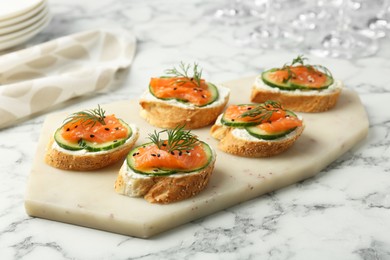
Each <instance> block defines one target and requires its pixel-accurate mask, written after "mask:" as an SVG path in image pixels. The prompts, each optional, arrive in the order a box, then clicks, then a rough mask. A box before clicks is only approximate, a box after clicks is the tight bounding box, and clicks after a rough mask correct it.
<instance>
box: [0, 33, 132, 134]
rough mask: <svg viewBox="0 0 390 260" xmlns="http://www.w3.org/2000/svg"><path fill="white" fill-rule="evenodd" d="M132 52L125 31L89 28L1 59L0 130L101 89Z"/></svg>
mask: <svg viewBox="0 0 390 260" xmlns="http://www.w3.org/2000/svg"><path fill="white" fill-rule="evenodd" d="M135 49H136V39H135V37H134V36H133V35H132V34H130V33H129V32H127V31H124V30H121V29H115V30H112V29H110V30H94V31H86V32H82V33H77V34H73V35H69V36H66V37H62V38H58V39H56V40H52V41H49V42H46V43H43V44H40V45H37V46H34V47H31V48H28V49H24V50H21V51H17V52H14V53H9V54H6V55H3V56H0V128H3V127H6V126H9V125H11V124H13V123H15V122H18V121H20V120H21V119H23V118H25V117H27V116H29V115H32V114H34V113H37V112H39V111H42V110H44V109H47V108H49V107H51V106H53V105H56V104H59V103H61V102H64V101H66V100H68V99H71V98H74V97H77V96H81V95H84V94H87V93H91V92H99V91H104V90H106V89H107V88H108V87H109V86H110V84H111V83H112V82H113V80H114V78H115V77H114V76H115V73H116V72H117V71H118V70H119V69H125V68H128V67H129V66H130V64H131V62H132V60H133V57H134V54H135Z"/></svg>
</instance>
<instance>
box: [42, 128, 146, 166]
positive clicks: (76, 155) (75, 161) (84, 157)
mask: <svg viewBox="0 0 390 260" xmlns="http://www.w3.org/2000/svg"><path fill="white" fill-rule="evenodd" d="M132 130H133V134H132V136H131V137H130V138H129V139H128V140H127V141H126V143H124V144H123V145H121V146H118V147H116V148H114V149H112V150H108V151H101V152H87V151H85V150H82V151H68V150H65V149H63V148H61V147H59V146H58V145H57V144H56V143H55V141H54V138H53V137H52V138H51V139H50V141H49V144H48V146H47V149H46V155H45V162H46V163H47V164H49V165H50V166H53V167H56V168H59V169H62V170H73V171H90V170H96V169H100V168H103V167H106V166H108V165H111V164H113V163H115V162H118V161H120V160H123V158H124V157H126V155H127V154H128V153H129V151H130V150H131V148H132V147H133V146H134V144H135V142H136V141H137V139H138V136H139V132H138V129H137V128H136V127H132Z"/></svg>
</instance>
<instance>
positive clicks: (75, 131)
mask: <svg viewBox="0 0 390 260" xmlns="http://www.w3.org/2000/svg"><path fill="white" fill-rule="evenodd" d="M138 135H139V131H138V128H137V127H136V126H135V125H133V124H127V123H126V122H124V121H123V120H121V119H119V118H117V117H116V116H115V115H108V116H106V115H105V110H103V109H102V108H101V107H100V106H99V105H98V108H96V109H91V110H84V111H79V112H76V113H73V114H71V115H69V117H67V118H66V119H65V120H64V123H63V124H62V126H60V127H59V128H58V129H57V130H56V131H55V132H54V134H53V136H52V137H51V138H50V141H49V144H48V146H47V149H46V155H45V161H46V163H47V164H49V165H51V166H53V167H56V168H59V169H63V170H74V171H89V170H96V169H100V168H103V167H106V166H108V165H111V164H113V163H115V162H118V161H120V160H123V158H124V157H125V156H126V155H127V153H128V152H129V151H130V149H131V148H132V147H133V145H134V144H135V142H136V141H137V139H138Z"/></svg>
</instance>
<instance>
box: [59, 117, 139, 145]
mask: <svg viewBox="0 0 390 260" xmlns="http://www.w3.org/2000/svg"><path fill="white" fill-rule="evenodd" d="M119 121H120V122H121V124H122V125H123V126H124V127H125V128H126V129H127V136H126V137H125V138H122V139H118V140H114V141H110V142H105V143H94V142H88V141H85V140H82V139H80V140H79V141H78V142H77V143H71V142H69V141H67V140H65V139H64V138H63V137H62V135H61V132H62V128H58V129H57V131H56V132H55V134H54V140H55V141H56V143H57V144H58V145H59V146H60V147H62V148H64V149H66V150H70V151H77V150H82V149H85V150H87V151H89V152H99V151H108V150H111V149H114V148H116V147H118V146H121V145H123V144H124V143H125V142H126V141H127V139H129V138H130V137H131V136H132V134H133V131H132V130H131V127H130V126H129V125H128V124H126V123H125V122H124V121H123V120H121V119H119Z"/></svg>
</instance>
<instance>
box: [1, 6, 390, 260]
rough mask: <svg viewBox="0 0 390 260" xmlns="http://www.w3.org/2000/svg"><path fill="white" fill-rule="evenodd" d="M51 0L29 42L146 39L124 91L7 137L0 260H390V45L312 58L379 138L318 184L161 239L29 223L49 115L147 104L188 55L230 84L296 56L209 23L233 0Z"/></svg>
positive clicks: (91, 99) (84, 101) (23, 125)
mask: <svg viewBox="0 0 390 260" xmlns="http://www.w3.org/2000/svg"><path fill="white" fill-rule="evenodd" d="M49 2H50V9H51V12H52V14H53V20H52V22H51V23H50V25H49V26H48V27H47V28H46V29H45V30H44V31H43V32H42V33H40V34H39V35H37V36H36V37H34V38H33V39H32V40H31V41H30V42H29V43H28V45H34V44H38V43H41V42H44V41H47V40H50V39H54V38H57V37H60V36H64V35H67V34H70V33H74V32H78V31H81V30H86V29H93V28H99V27H110V26H112V27H121V28H125V29H128V30H130V31H132V32H134V33H135V35H136V37H137V39H138V49H137V53H136V57H135V60H134V63H133V64H132V66H131V68H130V70H129V72H128V73H127V74H126V75H124V80H123V81H122V82H118V85H117V86H115V88H113V90H112V91H110V92H108V93H101V94H96V95H90V96H86V97H81V98H76V99H74V100H71V101H69V102H67V103H66V104H62V105H59V106H56V107H54V108H53V109H51V110H50V111H44V112H43V113H40V114H37V115H34V116H33V117H31V119H29V120H25V121H23V122H20V123H18V124H17V125H15V126H12V127H9V128H7V129H3V130H0V178H1V182H0V195H1V196H0V259H390V236H389V230H390V195H389V194H390V175H389V174H390V160H389V158H390V136H389V133H390V114H389V113H388V111H389V109H390V105H389V100H390V77H389V76H388V75H389V72H390V44H389V43H390V42H389V40H388V38H387V39H383V40H382V41H381V49H380V51H379V53H378V54H377V55H375V56H374V57H368V58H364V59H358V60H342V59H340V60H339V59H326V58H324V59H322V58H319V57H315V56H310V55H308V56H309V57H310V59H311V60H313V61H314V62H318V63H322V64H324V65H326V66H328V67H329V68H330V69H331V70H332V71H334V75H335V76H336V77H337V78H338V79H341V80H343V81H344V82H345V85H346V86H347V88H350V89H353V90H355V91H356V92H357V93H358V94H359V95H360V98H361V100H362V102H363V104H364V105H365V108H366V111H367V114H368V116H369V120H370V129H369V134H368V137H367V138H366V139H365V140H364V141H363V142H361V143H360V144H358V145H357V146H355V147H354V148H353V149H352V150H351V151H349V152H347V153H346V154H344V155H343V156H342V157H341V158H339V159H338V160H336V161H335V162H333V163H332V164H330V165H329V166H328V167H327V168H326V169H324V170H323V171H322V172H321V173H319V174H318V175H316V176H315V177H313V178H310V179H308V180H306V181H303V182H300V183H297V184H295V185H291V186H289V187H287V188H284V189H282V190H279V191H276V192H272V193H270V194H267V195H265V196H262V197H259V198H256V199H253V200H251V201H248V202H245V203H242V204H240V205H237V206H234V207H231V208H228V209H226V210H223V211H221V212H218V213H215V214H213V215H210V216H208V217H205V218H202V219H198V220H196V221H193V222H191V223H188V224H186V225H183V226H180V227H178V228H176V229H173V230H170V231H168V232H165V233H162V234H160V235H157V236H155V237H152V238H150V239H138V238H133V237H127V236H121V235H117V234H111V233H107V232H103V231H99V230H93V229H88V228H82V227H77V226H73V225H68V224H64V223H58V222H53V221H47V220H44V219H35V218H30V217H28V216H27V215H26V213H25V211H24V207H23V201H24V192H25V186H26V182H27V178H28V175H29V171H30V167H31V164H32V160H33V158H34V154H35V150H36V145H37V142H38V137H39V133H40V129H41V126H42V122H43V120H44V118H45V115H46V113H48V112H52V111H63V110H72V109H75V108H79V107H80V106H81V107H90V106H94V105H95V104H96V103H108V102H112V101H117V100H123V99H130V98H137V97H138V96H139V95H140V94H141V93H142V92H143V90H144V88H145V86H146V85H147V83H148V80H149V77H150V76H151V75H160V74H161V72H163V70H164V69H165V68H167V67H169V66H172V65H174V64H176V63H177V62H179V61H180V60H184V61H198V62H199V63H201V64H202V66H203V68H204V72H205V75H206V76H207V77H208V78H209V79H210V81H214V82H223V81H226V80H231V79H235V78H238V77H242V76H248V75H256V74H257V73H259V72H260V71H262V70H264V69H266V68H268V67H269V66H273V65H275V64H284V63H285V62H287V61H290V60H291V59H292V58H293V57H295V56H296V52H295V51H290V50H280V51H264V50H260V49H257V48H251V47H241V46H237V45H236V44H235V42H234V38H233V33H232V32H233V29H236V28H237V27H238V26H239V25H230V26H226V25H223V24H220V23H216V22H214V21H213V20H212V19H210V18H208V17H206V16H205V14H206V13H207V12H209V11H210V10H211V9H212V8H214V7H216V6H218V5H222V4H224V3H225V2H224V1H201V0H191V1H178V0H167V1H164V2H161V1H157V0H148V1H125V0H118V1H113V0H102V1H92V0H89V1H76V0H50V1H49ZM242 26H243V25H242ZM335 127H336V126H335ZM351 127H353V125H351Z"/></svg>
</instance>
